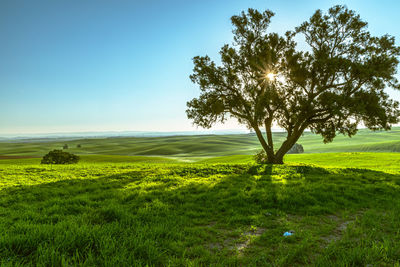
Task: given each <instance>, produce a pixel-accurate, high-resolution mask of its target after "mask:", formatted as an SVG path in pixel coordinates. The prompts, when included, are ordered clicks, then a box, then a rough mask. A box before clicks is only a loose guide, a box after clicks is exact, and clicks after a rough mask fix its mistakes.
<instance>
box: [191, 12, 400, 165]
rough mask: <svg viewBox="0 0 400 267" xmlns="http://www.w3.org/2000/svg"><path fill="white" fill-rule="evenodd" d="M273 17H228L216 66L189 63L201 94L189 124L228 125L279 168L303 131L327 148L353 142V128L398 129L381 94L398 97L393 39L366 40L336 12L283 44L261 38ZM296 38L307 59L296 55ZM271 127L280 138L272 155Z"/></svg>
mask: <svg viewBox="0 0 400 267" xmlns="http://www.w3.org/2000/svg"><path fill="white" fill-rule="evenodd" d="M273 15H274V13H273V12H271V11H269V10H266V11H264V12H262V13H261V12H259V11H257V10H254V9H249V10H248V12H247V13H245V12H242V13H241V14H240V15H237V16H233V17H232V19H231V20H232V24H233V27H234V29H233V34H234V43H233V46H230V45H224V46H223V47H222V48H221V51H220V55H221V65H219V66H218V65H217V64H216V63H215V62H214V61H212V60H211V59H210V58H209V57H208V56H196V57H194V59H193V62H194V69H193V74H192V75H191V76H190V78H191V80H192V81H193V82H194V83H196V84H198V85H199V87H200V90H201V94H200V96H199V97H198V98H194V99H192V100H191V101H189V102H188V103H187V106H188V109H187V111H186V112H187V116H188V118H189V119H192V120H193V122H194V124H196V125H199V126H201V127H205V128H210V127H211V126H212V125H213V124H214V123H216V122H224V121H225V120H226V118H227V117H228V116H231V117H234V118H236V119H237V120H238V121H239V122H240V123H242V124H245V125H246V126H247V127H249V128H253V129H254V130H255V132H256V134H257V137H258V139H259V141H260V143H261V145H262V147H263V149H264V150H265V151H266V154H267V158H268V162H270V163H282V160H283V156H284V155H285V154H286V153H287V152H288V151H289V149H290V148H291V147H292V146H293V145H294V144H295V143H296V142H297V141H298V139H299V138H300V136H301V135H302V133H303V132H304V130H305V129H310V130H311V131H312V132H313V133H317V134H320V135H322V137H323V141H324V142H325V143H327V142H331V141H332V140H333V139H334V138H335V136H336V135H337V133H341V134H343V135H348V136H353V135H355V134H356V133H357V126H358V125H359V124H360V123H361V122H362V123H363V124H364V125H365V126H366V127H368V128H369V129H372V130H377V129H385V130H388V129H390V127H391V125H393V124H396V123H398V122H399V118H400V109H399V102H397V101H394V100H391V99H389V96H388V95H387V94H386V93H385V91H384V89H385V88H387V87H390V88H393V89H400V84H399V82H398V80H397V79H396V71H397V65H398V63H399V60H398V57H399V55H400V47H398V46H396V44H395V40H394V37H391V36H389V35H384V36H382V37H374V36H372V35H371V34H370V33H369V32H368V30H367V23H366V22H365V21H363V20H361V19H360V17H359V16H358V15H357V14H356V13H355V12H354V11H352V10H349V9H347V8H346V7H344V6H334V7H332V8H330V9H329V10H328V12H327V13H326V14H323V13H322V12H321V11H320V10H317V11H316V12H315V13H314V15H313V16H312V17H311V18H310V19H309V20H308V21H306V22H304V23H302V24H301V25H300V26H299V27H296V28H295V30H294V31H289V32H287V33H286V34H285V36H284V37H282V36H279V35H278V34H277V33H268V27H269V24H270V21H271V18H272V16H273ZM298 36H301V37H303V38H304V39H305V42H306V45H308V48H309V49H308V51H301V50H299V49H298V47H297V44H296V42H295V38H296V37H298ZM273 77H275V79H273ZM273 124H276V125H278V126H280V127H281V128H284V129H285V130H286V131H287V138H286V140H284V141H283V142H282V143H281V144H280V148H279V149H278V150H277V151H276V152H275V150H274V142H273V138H272V134H271V127H272V125H273ZM261 127H262V128H265V129H266V137H265V136H264V135H263V134H262V133H261V130H260V129H262V128H261Z"/></svg>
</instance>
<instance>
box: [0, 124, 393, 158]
mask: <svg viewBox="0 0 400 267" xmlns="http://www.w3.org/2000/svg"><path fill="white" fill-rule="evenodd" d="M285 135H286V133H283V132H275V133H274V140H275V142H276V147H278V146H279V144H280V143H281V142H282V141H283V140H284V138H285ZM298 143H300V144H302V145H303V147H304V150H305V153H329V152H400V127H396V128H393V129H392V130H391V131H388V132H386V131H377V132H373V131H370V130H367V129H361V130H360V131H359V132H358V134H357V135H356V136H354V137H352V138H349V137H345V136H341V135H340V136H337V137H336V138H335V139H334V141H333V142H332V143H329V144H324V143H323V142H322V138H321V137H320V136H318V135H314V134H312V133H309V132H306V133H304V135H303V136H302V137H301V139H300V140H299V142H298ZM64 144H67V145H68V147H69V149H68V151H69V152H72V153H77V154H81V155H85V154H101V155H129V156H132V155H142V156H167V157H178V158H181V157H218V156H228V155H251V154H255V153H256V152H257V151H258V150H260V149H261V147H260V144H259V142H258V140H257V137H256V136H255V135H254V134H251V133H250V134H225V135H175V136H160V137H107V138H100V137H99V138H84V139H74V138H44V139H22V140H13V141H4V140H3V141H1V142H0V155H10V156H32V157H41V156H43V155H44V154H46V153H47V152H48V151H49V150H52V149H61V148H62V147H63V145H64ZM78 144H80V145H81V147H80V148H78V147H77V145H78Z"/></svg>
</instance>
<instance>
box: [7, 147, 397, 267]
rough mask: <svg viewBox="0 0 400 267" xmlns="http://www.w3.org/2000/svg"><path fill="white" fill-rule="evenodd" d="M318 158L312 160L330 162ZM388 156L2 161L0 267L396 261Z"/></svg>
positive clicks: (394, 186)
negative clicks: (281, 160) (303, 160)
mask: <svg viewBox="0 0 400 267" xmlns="http://www.w3.org/2000/svg"><path fill="white" fill-rule="evenodd" d="M393 154H395V153H393ZM323 155H325V156H326V157H325V159H322V158H319V160H316V162H319V164H320V165H323V164H332V160H331V158H333V157H334V155H330V154H323ZM323 155H322V156H323ZM379 155H380V154H378V153H377V156H379ZM289 156H291V157H292V158H293V157H303V156H308V157H312V156H316V157H319V156H320V155H319V154H315V155H289ZM347 156H348V157H351V160H352V161H353V162H355V164H358V163H357V158H358V159H360V162H362V161H363V160H362V159H364V158H362V157H361V154H348V155H347ZM338 157H339V155H338ZM368 157H371V156H368ZM368 157H365V159H367V158H368ZM386 158H387V159H386V161H384V160H381V162H382V164H380V166H379V167H380V168H381V169H382V170H379V169H378V170H375V171H374V170H371V169H368V168H369V167H371V166H372V167H376V164H375V165H374V163H373V162H372V161H371V162H370V163H369V164H370V165H369V166H367V165H364V169H357V168H356V167H357V166H358V165H355V166H354V167H353V168H351V169H338V168H322V167H316V166H311V165H302V164H298V163H292V165H285V166H281V165H254V164H153V165H151V164H132V163H128V164H127V163H114V164H111V163H92V164H89V163H86V164H81V163H80V164H77V165H56V166H52V167H50V166H46V165H38V164H36V165H26V166H18V165H2V166H1V167H0V177H1V179H0V214H1V215H2V216H0V228H1V229H2V235H1V236H0V265H4V266H21V265H27V266H37V265H40V266H66V265H68V266H69V265H71V266H146V265H148V266H164V265H171V266H205V265H207V266H210V265H213V266H265V265H267V266H268V265H272V266H295V265H318V266H338V265H339V266H364V265H368V264H376V265H382V266H385V265H388V266H393V265H395V264H396V262H397V261H398V259H399V257H400V254H399V251H400V243H399V242H398V238H399V235H398V233H397V232H398V229H399V228H400V217H399V216H400V209H399V207H400V194H399V193H400V192H399V191H400V169H393V171H392V172H388V171H386V170H385V171H383V170H384V168H392V167H395V165H391V164H392V162H393V160H394V159H393V158H391V156H390V155H389V154H388V155H386ZM335 159H336V158H335ZM343 159H344V157H343ZM397 160H398V159H397ZM343 162H344V161H343ZM395 164H398V163H397V161H396V162H395ZM360 166H361V165H360ZM398 166H399V165H398ZM398 166H397V168H398ZM288 230H294V231H295V235H294V236H293V237H291V238H290V239H288V238H285V237H283V236H282V235H283V233H284V232H285V231H288ZM243 244H244V245H243Z"/></svg>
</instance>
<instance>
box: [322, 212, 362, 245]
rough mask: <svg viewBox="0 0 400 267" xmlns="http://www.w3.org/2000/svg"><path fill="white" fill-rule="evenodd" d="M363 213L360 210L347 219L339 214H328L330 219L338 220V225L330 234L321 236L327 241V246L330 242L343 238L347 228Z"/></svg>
mask: <svg viewBox="0 0 400 267" xmlns="http://www.w3.org/2000/svg"><path fill="white" fill-rule="evenodd" d="M362 214H363V212H362V211H359V212H357V213H356V214H353V215H352V216H350V217H349V218H348V219H346V220H344V219H342V218H340V217H339V216H337V215H329V216H327V217H328V218H329V220H331V221H334V222H336V223H337V224H338V225H337V226H336V228H335V229H334V230H333V231H332V233H331V234H330V235H328V236H323V237H321V238H322V240H324V241H325V243H326V245H325V247H327V246H328V245H329V244H330V243H332V242H336V241H338V240H339V239H341V237H342V236H343V234H344V232H345V231H346V230H347V227H348V226H349V225H350V224H351V223H354V222H355V220H356V218H357V216H360V215H362Z"/></svg>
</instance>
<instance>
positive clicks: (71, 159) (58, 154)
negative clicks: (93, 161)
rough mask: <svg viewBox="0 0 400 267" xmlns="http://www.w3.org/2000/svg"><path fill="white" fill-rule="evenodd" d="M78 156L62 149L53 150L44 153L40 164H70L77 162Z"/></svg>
mask: <svg viewBox="0 0 400 267" xmlns="http://www.w3.org/2000/svg"><path fill="white" fill-rule="evenodd" d="M78 161H79V156H77V155H74V154H71V153H68V152H64V151H62V150H57V149H55V150H53V151H50V152H49V153H47V154H46V155H44V157H43V159H42V161H41V163H42V164H71V163H78Z"/></svg>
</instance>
